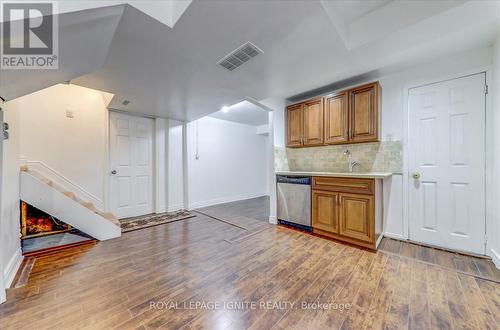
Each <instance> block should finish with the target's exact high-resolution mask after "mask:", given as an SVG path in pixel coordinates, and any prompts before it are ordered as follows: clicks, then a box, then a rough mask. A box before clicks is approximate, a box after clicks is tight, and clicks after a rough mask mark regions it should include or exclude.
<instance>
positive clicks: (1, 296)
mask: <svg viewBox="0 0 500 330" xmlns="http://www.w3.org/2000/svg"><path fill="white" fill-rule="evenodd" d="M1 108H3V101H2V100H0V109H1ZM2 126H3V112H2V111H0V127H2ZM0 133H1V132H0ZM2 171H3V135H2V136H0V212H2V188H1V187H2ZM1 219H3V218H2V217H1V213H0V239H1V238H2V221H1ZM0 248H2V246H1V244H0ZM2 260H3V256H2V253H0V304H1V303H3V302H4V301H5V300H6V299H7V297H6V294H5V280H4V277H3V261H2Z"/></svg>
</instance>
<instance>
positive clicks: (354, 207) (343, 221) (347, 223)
mask: <svg viewBox="0 0 500 330" xmlns="http://www.w3.org/2000/svg"><path fill="white" fill-rule="evenodd" d="M339 200H340V201H339V219H340V228H339V232H338V233H339V234H340V235H342V236H345V237H350V238H354V239H357V240H360V241H364V242H369V243H373V242H374V237H373V230H372V226H373V223H374V218H373V217H374V213H375V212H373V206H374V205H373V196H371V195H362V194H341V195H340V198H339Z"/></svg>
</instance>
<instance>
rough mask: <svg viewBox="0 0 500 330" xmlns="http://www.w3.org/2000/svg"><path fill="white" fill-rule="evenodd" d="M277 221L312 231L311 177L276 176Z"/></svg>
mask: <svg viewBox="0 0 500 330" xmlns="http://www.w3.org/2000/svg"><path fill="white" fill-rule="evenodd" d="M276 182H277V185H278V187H277V198H278V203H277V204H278V221H279V222H280V223H283V224H287V225H291V226H294V227H298V228H300V229H304V230H309V231H311V230H312V227H311V177H304V176H288V175H277V176H276Z"/></svg>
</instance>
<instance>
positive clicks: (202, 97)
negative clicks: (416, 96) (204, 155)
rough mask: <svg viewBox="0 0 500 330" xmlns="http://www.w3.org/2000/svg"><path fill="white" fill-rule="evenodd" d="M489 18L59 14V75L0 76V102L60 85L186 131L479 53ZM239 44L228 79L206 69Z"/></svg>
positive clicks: (487, 12) (198, 8) (497, 6)
mask: <svg viewBox="0 0 500 330" xmlns="http://www.w3.org/2000/svg"><path fill="white" fill-rule="evenodd" d="M499 17H500V2H498V1H468V2H464V1H448V0H443V1H383V0H381V1H326V0H325V1H275V0H270V1H216V0H213V1H193V2H192V3H191V4H190V5H189V7H187V9H186V10H185V11H184V13H183V14H182V16H180V18H179V19H178V21H177V23H176V24H175V25H174V26H173V28H170V27H169V26H168V24H166V23H165V22H162V20H158V19H154V18H153V17H152V15H148V14H146V13H145V12H144V11H142V10H139V9H138V8H136V7H134V6H131V5H129V4H126V5H118V6H113V7H107V8H95V9H87V10H82V11H78V12H70V13H64V14H60V17H59V22H60V33H59V35H60V40H59V45H60V67H59V70H26V71H23V72H20V71H14V70H4V71H0V95H1V96H3V97H5V98H7V99H12V98H15V97H18V96H21V95H25V94H27V93H30V92H32V91H34V90H37V89H41V88H45V87H48V86H50V85H52V84H55V83H57V82H61V81H64V80H68V79H71V80H72V83H74V84H78V85H82V86H85V87H89V88H95V89H99V90H103V91H106V92H110V93H113V94H115V97H114V98H113V100H112V101H111V103H110V107H112V108H115V109H120V110H124V111H132V112H137V113H143V114H148V115H153V116H161V117H169V118H173V119H178V120H194V119H197V118H200V117H202V116H204V115H207V114H210V113H213V112H215V111H218V110H219V109H220V108H221V106H223V105H225V104H234V103H236V102H239V101H240V100H242V99H248V98H252V99H257V100H261V99H264V98H269V97H282V98H287V97H290V96H293V95H296V94H300V93H303V92H306V91H309V90H312V89H316V88H319V87H321V86H325V85H329V84H332V83H335V82H338V81H342V80H344V79H348V78H349V77H353V76H358V75H362V74H365V73H367V72H374V71H376V72H378V73H379V74H382V73H384V72H388V71H390V70H394V68H398V69H401V68H405V67H410V66H413V65H416V64H419V63H422V62H425V61H429V60H432V59H434V58H438V57H444V56H446V55H448V54H452V53H455V52H459V51H463V50H467V49H472V48H477V47H484V46H489V45H491V44H492V42H493V40H494V37H495V35H496V33H497V31H498V24H499V23H498V22H499ZM247 41H251V42H253V43H254V44H255V45H257V46H258V47H259V48H260V49H262V50H263V51H264V53H263V54H261V55H259V56H257V57H255V58H253V59H252V60H250V61H249V62H247V63H245V64H244V65H242V66H241V67H240V68H238V69H236V70H234V71H232V72H229V71H227V70H225V69H222V68H221V67H219V66H217V65H216V62H217V61H218V60H219V59H220V58H221V57H223V56H224V55H226V54H227V53H228V52H230V51H232V50H234V49H235V48H237V47H238V46H240V45H241V44H243V43H245V42H247ZM42 71H44V72H42ZM124 100H130V104H129V105H127V106H123V105H122V102H123V101H124Z"/></svg>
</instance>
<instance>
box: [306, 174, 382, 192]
mask: <svg viewBox="0 0 500 330" xmlns="http://www.w3.org/2000/svg"><path fill="white" fill-rule="evenodd" d="M313 189H314V190H326V191H338V192H347V193H353V194H366V195H373V194H374V193H375V180H374V179H358V178H332V177H321V176H315V177H313Z"/></svg>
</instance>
